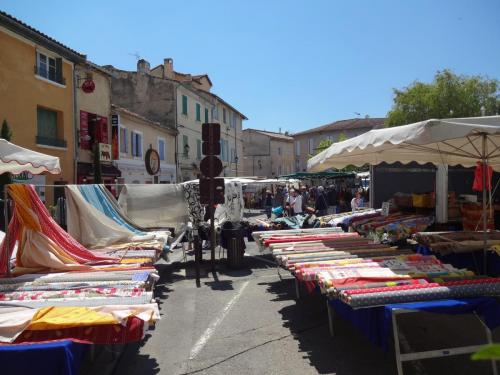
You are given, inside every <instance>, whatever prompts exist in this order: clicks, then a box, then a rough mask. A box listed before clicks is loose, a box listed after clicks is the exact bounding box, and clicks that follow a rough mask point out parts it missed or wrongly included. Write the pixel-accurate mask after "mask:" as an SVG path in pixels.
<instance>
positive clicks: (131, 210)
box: [118, 184, 188, 232]
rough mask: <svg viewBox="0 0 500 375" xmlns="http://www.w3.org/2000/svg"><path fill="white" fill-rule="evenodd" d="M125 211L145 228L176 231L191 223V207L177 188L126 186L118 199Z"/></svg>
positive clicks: (176, 186) (151, 185)
mask: <svg viewBox="0 0 500 375" xmlns="http://www.w3.org/2000/svg"><path fill="white" fill-rule="evenodd" d="M118 204H119V205H120V207H121V209H122V211H123V212H124V213H125V215H127V217H129V218H130V219H131V220H132V221H133V222H134V223H136V224H137V225H139V226H141V227H143V228H158V227H161V228H165V227H169V228H175V231H176V232H177V230H179V228H180V227H181V226H183V225H184V224H186V223H187V222H188V206H187V203H186V200H185V199H184V192H183V190H182V186H181V185H178V184H149V185H148V184H145V185H125V186H124V187H123V188H122V190H121V192H120V196H119V197H118Z"/></svg>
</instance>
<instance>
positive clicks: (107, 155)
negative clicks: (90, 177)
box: [99, 143, 111, 163]
mask: <svg viewBox="0 0 500 375" xmlns="http://www.w3.org/2000/svg"><path fill="white" fill-rule="evenodd" d="M99 160H100V161H101V162H104V163H111V145H110V144H107V143H99Z"/></svg>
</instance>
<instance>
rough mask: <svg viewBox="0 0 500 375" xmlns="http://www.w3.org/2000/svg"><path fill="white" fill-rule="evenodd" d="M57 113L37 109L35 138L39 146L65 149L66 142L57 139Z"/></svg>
mask: <svg viewBox="0 0 500 375" xmlns="http://www.w3.org/2000/svg"><path fill="white" fill-rule="evenodd" d="M57 130H58V127H57V112H56V111H51V110H50V109H46V108H41V107H38V108H37V136H36V143H37V144H39V145H46V146H54V147H66V141H65V140H63V139H59V138H58V134H57V133H58V132H57Z"/></svg>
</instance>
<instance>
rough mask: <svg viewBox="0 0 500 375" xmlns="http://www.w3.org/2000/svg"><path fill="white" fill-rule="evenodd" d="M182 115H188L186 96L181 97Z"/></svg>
mask: <svg viewBox="0 0 500 375" xmlns="http://www.w3.org/2000/svg"><path fill="white" fill-rule="evenodd" d="M182 114H183V115H186V116H187V114H188V97H187V96H186V95H182Z"/></svg>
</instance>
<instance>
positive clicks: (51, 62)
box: [35, 51, 65, 84]
mask: <svg viewBox="0 0 500 375" xmlns="http://www.w3.org/2000/svg"><path fill="white" fill-rule="evenodd" d="M35 73H36V74H37V75H39V76H40V77H43V78H46V79H48V80H51V81H53V82H57V83H60V84H64V83H65V82H64V81H63V78H62V59H61V58H60V57H58V58H56V57H52V56H48V55H46V54H44V53H41V52H38V51H37V53H36V67H35Z"/></svg>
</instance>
